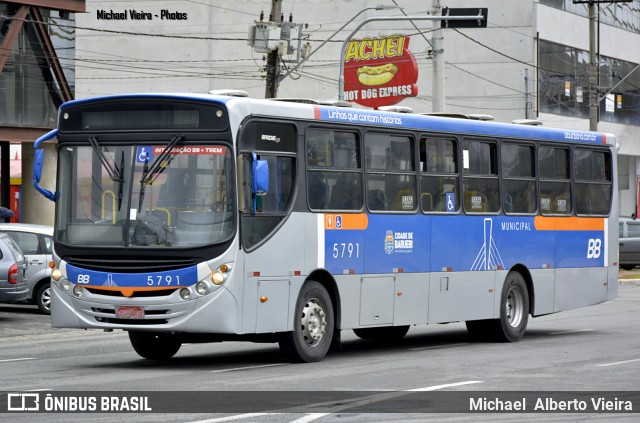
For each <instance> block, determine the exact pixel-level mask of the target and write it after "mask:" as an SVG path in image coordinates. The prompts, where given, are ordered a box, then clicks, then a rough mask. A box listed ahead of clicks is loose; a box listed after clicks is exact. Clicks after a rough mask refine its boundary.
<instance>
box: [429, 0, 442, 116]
mask: <svg viewBox="0 0 640 423" xmlns="http://www.w3.org/2000/svg"><path fill="white" fill-rule="evenodd" d="M431 14H432V15H433V16H439V15H441V14H442V7H441V6H440V0H432V3H431ZM433 27H434V31H433V37H432V38H431V49H432V53H431V57H432V61H433V81H432V82H431V84H432V85H433V90H432V91H433V94H432V98H431V111H432V112H433V113H444V31H443V30H442V28H441V25H440V22H439V21H433Z"/></svg>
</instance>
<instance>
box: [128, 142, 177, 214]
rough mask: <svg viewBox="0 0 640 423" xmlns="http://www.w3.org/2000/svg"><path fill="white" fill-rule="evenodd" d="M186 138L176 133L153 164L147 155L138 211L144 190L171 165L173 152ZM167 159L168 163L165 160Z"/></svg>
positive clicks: (141, 181) (141, 180)
mask: <svg viewBox="0 0 640 423" xmlns="http://www.w3.org/2000/svg"><path fill="white" fill-rule="evenodd" d="M183 138H184V135H174V136H173V138H171V141H169V144H167V146H166V147H165V149H164V150H163V151H162V153H160V155H159V156H157V157H156V158H155V160H154V161H153V163H151V166H149V157H148V156H147V157H145V159H144V168H143V170H142V178H141V179H140V196H139V197H140V198H139V201H138V211H140V210H142V203H143V201H144V191H145V188H146V186H147V185H151V184H153V183H154V182H155V180H156V179H157V178H158V176H160V175H161V174H162V172H164V170H165V169H166V168H167V167H169V164H170V163H171V161H172V160H173V156H171V157H170V154H171V152H172V151H173V149H174V148H175V147H176V145H177V144H178V142H179V141H181V140H182V139H183ZM167 157H168V158H169V160H167V162H166V163H164V161H165V160H166V159H167Z"/></svg>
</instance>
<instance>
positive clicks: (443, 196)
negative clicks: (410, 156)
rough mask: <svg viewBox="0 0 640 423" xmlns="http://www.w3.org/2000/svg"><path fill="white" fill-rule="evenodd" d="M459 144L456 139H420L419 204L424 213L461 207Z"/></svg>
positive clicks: (449, 210) (456, 209) (451, 210)
mask: <svg viewBox="0 0 640 423" xmlns="http://www.w3.org/2000/svg"><path fill="white" fill-rule="evenodd" d="M459 179H460V178H459V176H458V144H457V142H456V141H455V140H447V139H437V138H434V139H431V138H421V139H420V189H421V193H420V204H421V207H422V211H423V212H447V213H455V212H457V211H458V210H459V209H460V199H459V192H458V186H459Z"/></svg>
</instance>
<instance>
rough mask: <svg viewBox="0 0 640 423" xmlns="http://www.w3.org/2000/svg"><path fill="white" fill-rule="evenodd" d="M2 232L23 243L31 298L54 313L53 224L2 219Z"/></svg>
mask: <svg viewBox="0 0 640 423" xmlns="http://www.w3.org/2000/svg"><path fill="white" fill-rule="evenodd" d="M0 232H4V233H6V234H8V235H9V236H10V237H11V238H13V240H14V241H15V242H16V243H17V244H18V245H19V246H20V248H21V249H22V252H23V253H24V256H25V257H26V259H27V263H28V264H29V265H28V267H27V271H26V275H25V279H26V281H27V288H28V289H29V296H28V298H27V300H28V301H30V302H31V303H34V304H36V305H37V306H38V308H39V309H40V311H41V312H42V313H44V314H51V288H50V285H51V267H50V266H49V263H50V262H51V261H52V260H53V227H52V226H45V225H33V224H28V223H0Z"/></svg>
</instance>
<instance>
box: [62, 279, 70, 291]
mask: <svg viewBox="0 0 640 423" xmlns="http://www.w3.org/2000/svg"><path fill="white" fill-rule="evenodd" d="M60 287H61V288H62V289H63V290H65V291H68V290H69V288H71V282H69V279H64V280H63V281H62V282H60Z"/></svg>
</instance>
